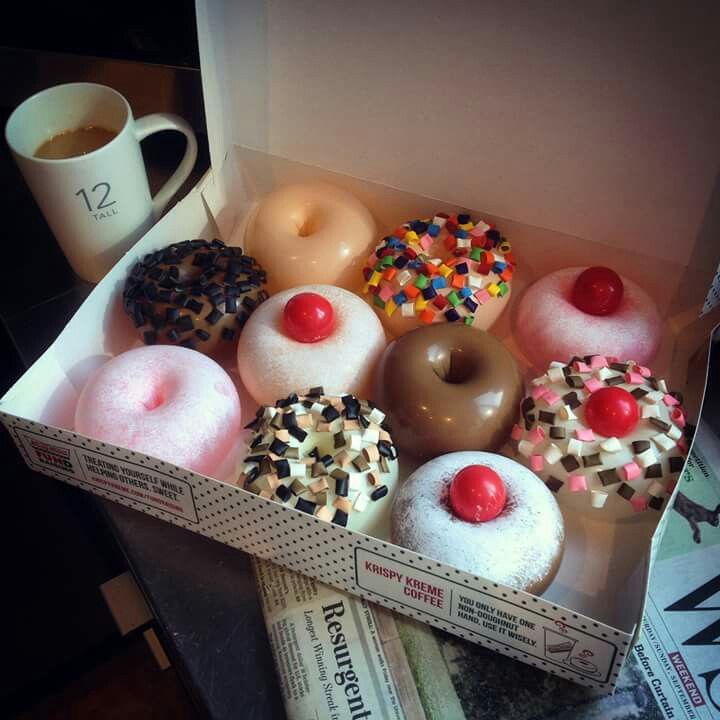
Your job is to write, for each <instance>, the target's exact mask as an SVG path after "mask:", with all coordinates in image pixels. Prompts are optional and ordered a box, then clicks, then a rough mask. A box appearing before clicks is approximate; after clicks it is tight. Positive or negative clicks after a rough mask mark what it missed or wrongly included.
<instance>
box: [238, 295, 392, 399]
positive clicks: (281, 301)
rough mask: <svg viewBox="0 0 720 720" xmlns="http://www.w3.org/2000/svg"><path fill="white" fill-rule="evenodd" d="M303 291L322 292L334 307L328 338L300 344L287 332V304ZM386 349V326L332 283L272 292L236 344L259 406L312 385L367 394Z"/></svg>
mask: <svg viewBox="0 0 720 720" xmlns="http://www.w3.org/2000/svg"><path fill="white" fill-rule="evenodd" d="M301 292H312V293H317V294H319V295H322V296H323V297H324V298H326V299H327V300H328V301H329V302H330V304H331V305H332V306H333V310H334V312H335V327H334V329H333V331H332V333H331V334H330V336H329V337H327V338H325V339H324V340H320V341H318V342H315V343H302V342H297V341H296V340H293V339H292V338H291V337H288V335H286V334H285V331H284V329H283V310H284V308H285V304H286V303H287V301H288V300H289V299H290V298H291V297H293V296H294V295H297V294H298V293H301ZM384 349H385V333H384V331H383V328H382V325H381V323H380V321H379V320H378V318H377V316H376V315H375V313H374V312H373V311H372V310H371V309H370V308H369V307H368V306H367V305H366V304H365V303H364V302H363V301H362V300H361V299H360V298H359V297H357V296H356V295H354V294H353V293H351V292H348V291H347V290H343V289H342V288H338V287H334V286H332V285H303V286H301V287H296V288H292V289H290V290H284V291H283V292H281V293H278V294H277V295H272V296H271V297H270V298H269V299H268V300H266V301H265V302H264V303H263V304H262V305H261V306H260V307H259V308H258V309H257V310H256V311H255V312H254V313H253V314H252V315H251V317H250V319H249V320H248V322H247V324H246V325H245V328H244V329H243V332H242V335H241V336H240V342H239V343H238V370H239V372H240V377H241V378H242V381H243V384H244V385H245V387H246V388H247V390H248V392H249V393H250V395H252V397H253V398H254V399H255V401H256V402H257V403H259V404H260V405H274V404H275V401H276V400H277V399H278V398H282V397H286V396H287V395H289V394H290V393H292V392H296V391H298V390H301V389H307V388H311V387H313V386H322V387H323V388H325V392H326V393H327V394H328V395H342V394H345V393H351V394H353V395H357V396H358V397H366V396H367V390H368V389H369V386H370V379H371V375H372V371H373V370H374V368H375V364H376V363H377V361H378V359H379V358H380V355H381V353H382V351H383V350H384Z"/></svg>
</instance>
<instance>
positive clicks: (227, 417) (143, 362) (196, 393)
mask: <svg viewBox="0 0 720 720" xmlns="http://www.w3.org/2000/svg"><path fill="white" fill-rule="evenodd" d="M75 429H76V430H77V431H78V432H79V433H82V434H83V435H87V436H88V437H91V438H95V439H97V440H101V441H103V442H108V443H112V444H113V445H119V446H121V447H126V448H130V449H131V450H137V451H138V452H142V453H146V454H147V455H152V456H153V457H157V458H160V459H161V460H166V461H167V462H171V463H173V464H175V465H180V466H181V467H186V468H189V469H190V470H195V471H196V472H199V473H203V474H212V472H213V471H214V470H216V469H217V468H218V467H219V466H220V464H221V463H222V461H223V460H224V459H225V457H226V456H227V454H228V452H229V451H230V449H231V447H232V445H233V443H234V441H235V439H236V438H237V435H238V433H239V431H240V400H239V398H238V394H237V390H236V389H235V385H234V384H233V381H232V380H231V379H230V376H229V375H228V374H227V373H226V372H225V371H224V370H223V369H222V368H221V367H220V366H219V365H218V364H217V363H216V362H215V361H214V360H211V359H210V358H208V357H207V356H205V355H202V354H201V353H199V352H196V351H195V350H189V349H187V348H184V347H173V346H170V345H153V346H149V347H141V348H136V349H134V350H129V351H128V352H125V353H122V354H121V355H118V356H116V357H114V358H113V359H112V360H110V361H109V362H107V363H105V365H103V366H102V367H101V368H100V369H99V370H97V372H96V373H95V374H94V375H93V376H92V377H91V378H90V379H89V380H88V382H87V383H86V384H85V387H84V388H83V390H82V392H81V393H80V399H79V400H78V404H77V408H76V410H75Z"/></svg>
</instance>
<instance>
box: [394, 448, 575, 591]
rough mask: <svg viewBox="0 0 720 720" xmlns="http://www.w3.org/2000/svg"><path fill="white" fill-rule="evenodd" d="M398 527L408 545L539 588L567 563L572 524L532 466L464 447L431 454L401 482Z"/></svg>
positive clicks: (400, 541) (398, 536)
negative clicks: (568, 525) (568, 524)
mask: <svg viewBox="0 0 720 720" xmlns="http://www.w3.org/2000/svg"><path fill="white" fill-rule="evenodd" d="M390 533H391V534H390V537H391V540H392V542H393V543H395V544H396V545H399V546H400V547H405V548H408V549H409V550H413V551H414V552H417V553H421V554H422V555H426V556H427V557H431V558H434V559H436V560H440V561H442V562H444V563H448V564H449V565H453V566H454V567H457V568H458V569H460V570H465V571H466V572H469V573H472V574H474V575H479V576H480V577H483V578H486V579H488V580H491V581H493V582H497V583H502V584H504V585H508V586H509V587H512V588H516V589H517V590H525V591H527V592H531V593H534V594H539V593H541V592H543V590H545V589H546V588H547V586H548V585H549V584H550V582H551V581H552V579H553V577H554V576H555V573H556V571H557V569H558V567H559V565H560V560H561V557H562V551H563V543H564V539H565V526H564V523H563V517H562V513H561V512H560V509H559V508H558V505H557V503H556V502H555V498H554V497H553V495H552V493H551V492H550V491H549V490H548V489H547V488H546V487H545V485H544V484H543V483H542V482H541V481H540V480H539V479H538V477H537V476H536V475H535V474H534V473H532V472H530V471H529V470H528V469H527V468H526V467H524V466H522V465H520V464H519V463H517V462H515V461H514V460H511V459H510V458H506V457H503V456H502V455H494V454H492V453H486V452H468V451H464V452H455V453H449V454H448V455H441V456H440V457H437V458H435V459H433V460H430V461H429V462H427V463H425V464H424V465H422V466H421V467H419V468H418V469H417V470H416V471H415V472H414V473H412V475H410V477H409V478H408V479H407V480H406V481H405V482H404V483H403V484H402V485H401V486H400V488H398V490H397V494H396V496H395V502H394V503H393V507H392V516H391V531H390Z"/></svg>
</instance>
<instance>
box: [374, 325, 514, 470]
mask: <svg viewBox="0 0 720 720" xmlns="http://www.w3.org/2000/svg"><path fill="white" fill-rule="evenodd" d="M522 396H523V381H522V377H521V375H520V371H519V370H518V367H517V364H516V363H515V360H514V358H513V356H512V355H511V354H510V352H509V351H508V350H507V349H506V348H505V346H504V345H503V344H502V343H501V342H500V341H499V340H498V339H497V338H495V337H493V336H492V335H490V334H488V333H486V332H484V331H482V330H478V331H471V330H469V329H468V328H466V327H463V326H462V325H453V324H448V323H443V324H436V325H430V326H428V327H424V328H418V329H417V330H413V331H412V332H409V333H406V334H405V335H403V336H402V337H400V338H398V339H397V340H394V341H393V342H392V343H391V344H390V345H389V346H388V348H387V350H386V351H385V353H384V355H383V357H382V359H381V360H380V363H379V365H378V372H377V399H378V402H379V403H380V405H381V406H382V407H383V408H385V410H386V411H387V412H388V415H389V417H390V421H391V424H392V427H393V432H394V436H395V442H396V444H397V445H398V447H399V448H400V449H401V450H402V451H403V452H407V453H409V454H411V455H415V456H417V457H422V458H429V457H434V456H436V455H442V454H443V453H448V452H454V451H456V450H490V451H494V450H497V449H498V448H500V447H501V446H502V445H503V443H504V442H505V441H506V440H507V438H508V436H509V435H510V431H511V429H512V427H513V423H514V422H515V420H516V418H517V409H518V406H519V404H520V400H521V398H522Z"/></svg>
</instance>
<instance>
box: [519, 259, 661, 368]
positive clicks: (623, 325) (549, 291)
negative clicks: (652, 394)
mask: <svg viewBox="0 0 720 720" xmlns="http://www.w3.org/2000/svg"><path fill="white" fill-rule="evenodd" d="M585 269H586V268H582V267H572V268H563V269H562V270H556V271H555V272H553V273H550V274H549V275H547V276H546V277H544V278H542V279H540V280H538V281H537V282H535V283H534V284H533V285H531V286H530V287H529V288H528V290H527V291H526V292H525V294H524V295H523V297H522V298H521V300H520V303H519V304H518V314H517V324H516V328H515V335H516V338H517V341H518V345H519V346H520V349H521V350H522V351H523V353H524V354H525V355H526V356H527V358H528V360H530V361H531V362H532V364H533V365H534V366H536V367H538V368H545V367H547V366H548V365H549V364H550V363H551V362H552V361H553V360H560V361H564V360H566V359H567V358H569V357H573V356H574V355H578V356H584V355H605V356H612V357H619V358H623V359H624V358H631V359H633V360H635V361H636V362H638V363H640V364H641V365H644V364H649V363H651V362H652V360H653V358H654V356H655V353H656V352H657V349H658V346H659V345H660V340H661V337H662V324H661V321H660V316H659V314H658V311H657V308H656V307H655V303H654V302H653V301H652V300H651V299H650V297H649V296H648V294H647V293H646V292H645V291H644V290H642V289H641V288H640V287H639V286H638V285H636V284H635V283H634V282H632V281H631V280H628V279H627V278H625V277H621V280H622V284H623V293H622V300H621V301H620V304H619V306H618V307H617V309H616V310H614V311H613V312H611V313H610V314H607V315H591V314H589V313H586V312H583V311H582V310H580V309H578V308H577V307H575V305H574V304H573V303H572V300H571V297H572V293H573V288H574V286H575V281H576V280H577V278H578V276H579V275H580V273H582V272H583V271H584V270H585Z"/></svg>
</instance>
